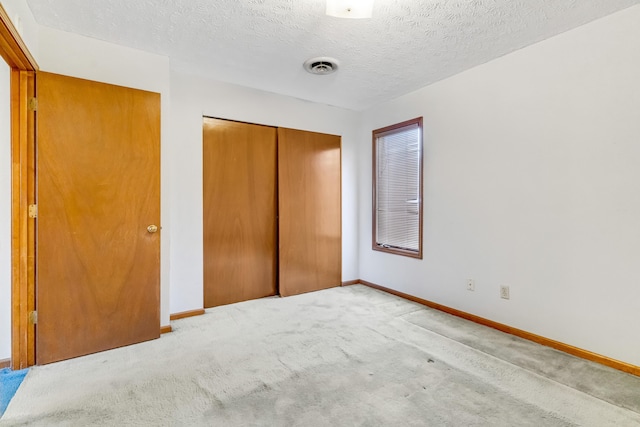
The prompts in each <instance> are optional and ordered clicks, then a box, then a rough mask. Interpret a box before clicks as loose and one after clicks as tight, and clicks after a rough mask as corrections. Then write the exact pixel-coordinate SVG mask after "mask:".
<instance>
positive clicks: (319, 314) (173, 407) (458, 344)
mask: <svg viewBox="0 0 640 427" xmlns="http://www.w3.org/2000/svg"><path fill="white" fill-rule="evenodd" d="M173 327H174V332H173V333H171V334H166V335H164V336H163V337H162V338H161V339H159V340H155V341H151V342H147V343H142V344H138V345H135V346H130V347H126V348H121V349H116V350H112V351H108V352H104V353H100V354H95V355H91V356H86V357H82V358H78V359H74V360H69V361H65V362H60V363H56V364H51V365H47V366H43V367H36V368H34V369H32V370H31V371H30V372H29V374H28V376H27V378H26V379H25V381H24V383H23V385H22V387H21V388H20V389H19V390H18V393H17V394H16V396H15V398H14V399H13V401H12V402H11V404H10V405H9V407H8V408H7V411H6V413H5V415H4V416H3V418H2V419H1V420H0V425H7V426H14V425H42V426H60V425H64V426H89V425H98V426H101V425H107V426H127V425H139V426H150V425H153V426H384V425H387V426H405V425H409V426H411V425H414V426H597V427H602V426H640V413H639V409H638V408H640V378H638V377H634V376H631V375H627V374H624V373H620V372H617V371H613V370H609V369H608V368H602V367H600V366H598V365H593V364H590V363H588V362H584V361H581V360H579V359H575V358H572V357H571V356H567V355H564V354H562V353H559V352H556V351H555V350H551V349H546V348H544V347H540V346H537V345H535V344H532V343H527V342H523V341H521V340H518V339H515V338H514V337H510V336H507V335H504V334H501V333H499V332H497V331H493V330H489V329H487V328H480V327H478V326H477V325H474V324H469V323H467V322H464V321H461V320H460V319H455V318H452V317H450V316H447V315H444V314H442V313H439V312H435V311H433V310H430V309H427V308H424V307H422V306H419V305H416V304H414V303H411V302H408V301H405V300H402V299H399V298H396V297H394V296H391V295H388V294H385V293H382V292H379V291H376V290H373V289H369V288H366V287H363V286H351V287H346V288H335V289H330V290H326V291H320V292H314V293H310V294H305V295H299V296H295V297H289V298H268V299H263V300H258V301H249V302H245V303H240V304H235V305H230V306H225V307H218V308H215V309H209V310H207V313H206V314H205V315H203V316H199V317H194V318H190V319H184V320H180V321H176V322H173ZM496 334H497V335H496ZM451 335H458V336H457V337H453V338H456V339H452V337H450V336H451ZM501 340H502V341H501ZM487 343H492V344H493V346H489V345H487ZM476 344H477V345H476ZM523 352H524V353H523ZM532 354H533V355H536V356H537V357H536V358H535V359H533V358H532V357H531V355H532ZM519 365H524V367H521V366H519ZM572 367H573V368H574V369H576V370H575V371H574V374H573V375H572V374H571V372H569V373H568V374H567V373H566V372H565V371H566V369H565V368H568V369H571V368H572ZM578 373H579V375H580V377H581V379H580V381H576V380H575V377H576V376H577V374H578ZM572 381H574V382H578V383H579V384H572V383H571V382H572ZM603 382H611V386H610V387H607V385H606V384H602V383H603ZM570 385H571V386H570ZM621 387H622V388H625V390H623V391H620V390H619V389H620V388H621Z"/></svg>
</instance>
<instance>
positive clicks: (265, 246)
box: [203, 117, 342, 308]
mask: <svg viewBox="0 0 640 427" xmlns="http://www.w3.org/2000/svg"><path fill="white" fill-rule="evenodd" d="M340 145H341V141H340V137H339V136H335V135H327V134H321V133H315V132H308V131H300V130H294V129H285V128H276V127H271V126H262V125H255V124H249V123H242V122H234V121H229V120H221V119H214V118H208V117H205V118H204V121H203V193H204V194H203V201H204V206H203V208H204V224H203V226H204V236H203V237H204V306H205V308H209V307H214V306H218V305H224V304H231V303H235V302H240V301H246V300H250V299H256V298H262V297H266V296H272V295H277V294H280V295H282V296H288V295H295V294H299V293H303V292H310V291H315V290H319V289H326V288H330V287H335V286H340V284H341V271H342V265H341V262H342V261H341V260H342V254H341V251H342V237H341V148H340Z"/></svg>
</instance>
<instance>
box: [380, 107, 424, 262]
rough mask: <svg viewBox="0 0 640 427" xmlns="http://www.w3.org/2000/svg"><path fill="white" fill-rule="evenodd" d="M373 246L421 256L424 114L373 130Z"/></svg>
mask: <svg viewBox="0 0 640 427" xmlns="http://www.w3.org/2000/svg"><path fill="white" fill-rule="evenodd" d="M373 249H374V250H378V251H384V252H390V253H394V254H398V255H406V256H410V257H414V258H420V259H422V117H419V118H417V119H413V120H408V121H406V122H403V123H398V124H396V125H392V126H388V127H385V128H382V129H378V130H374V131H373Z"/></svg>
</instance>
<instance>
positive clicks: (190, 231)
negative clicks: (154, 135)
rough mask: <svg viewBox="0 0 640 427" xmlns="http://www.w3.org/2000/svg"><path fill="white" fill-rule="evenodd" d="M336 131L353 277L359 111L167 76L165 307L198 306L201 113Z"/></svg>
mask: <svg viewBox="0 0 640 427" xmlns="http://www.w3.org/2000/svg"><path fill="white" fill-rule="evenodd" d="M204 115H206V116H211V117H218V118H225V119H232V120H238V121H245V122H250V123H258V124H264V125H271V126H282V127H289V128H294V129H302V130H309V131H314V132H323V133H329V134H335V135H341V136H342V170H343V175H342V200H343V202H342V211H343V222H342V229H343V234H342V240H343V261H342V264H343V272H342V278H343V280H352V279H356V278H358V277H359V276H358V266H357V233H358V227H357V172H356V169H357V152H356V151H357V139H356V138H357V129H358V117H359V115H358V114H357V113H355V112H353V111H349V110H344V109H340V108H336V107H330V106H325V105H320V104H314V103H310V102H306V101H302V100H299V99H294V98H290V97H286V96H281V95H276V94H272V93H267V92H262V91H257V90H253V89H248V88H244V87H240V86H235V85H230V84H225V83H220V82H216V81H213V80H208V79H206V78H203V77H198V76H193V75H187V74H184V73H183V72H181V71H177V70H174V71H172V73H171V122H172V126H171V140H172V150H173V151H172V153H171V158H172V164H171V177H172V187H171V189H172V191H171V219H172V234H171V312H172V313H176V312H181V311H186V310H192V309H196V308H202V300H203V295H202V294H203V285H202V283H203V282H202V270H203V260H202V251H203V248H202V235H203V229H202V117H203V116H204Z"/></svg>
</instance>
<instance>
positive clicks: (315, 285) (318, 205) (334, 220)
mask: <svg viewBox="0 0 640 427" xmlns="http://www.w3.org/2000/svg"><path fill="white" fill-rule="evenodd" d="M340 163H341V154H340V137H339V136H334V135H326V134H320V133H313V132H306V131H299V130H293V129H284V128H279V129H278V185H279V189H278V192H279V225H280V233H279V238H280V239H279V247H280V257H279V260H280V269H279V278H280V295H282V296H288V295H295V294H300V293H303V292H311V291H316V290H319V289H326V288H331V287H334V286H339V285H340V284H341V270H342V266H341V263H342V255H341V252H342V237H341V195H340V191H341V186H340V182H341V178H340Z"/></svg>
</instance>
